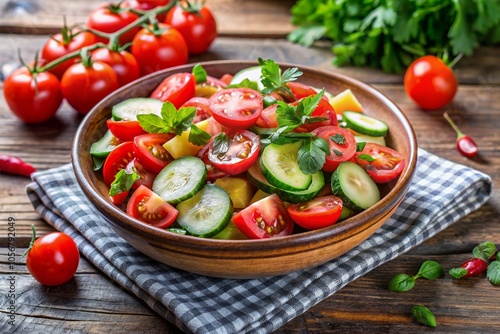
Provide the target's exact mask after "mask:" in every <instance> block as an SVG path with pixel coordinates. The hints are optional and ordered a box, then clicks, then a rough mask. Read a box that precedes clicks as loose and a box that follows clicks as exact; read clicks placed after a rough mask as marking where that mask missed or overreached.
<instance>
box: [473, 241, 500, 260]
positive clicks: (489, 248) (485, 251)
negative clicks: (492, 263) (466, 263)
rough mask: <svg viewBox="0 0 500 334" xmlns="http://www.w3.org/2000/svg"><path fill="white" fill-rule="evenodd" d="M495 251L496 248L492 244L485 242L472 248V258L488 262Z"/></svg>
mask: <svg viewBox="0 0 500 334" xmlns="http://www.w3.org/2000/svg"><path fill="white" fill-rule="evenodd" d="M496 250H497V248H496V246H495V244H494V243H493V242H491V241H485V242H483V243H480V244H479V245H477V246H476V247H474V249H473V250H472V254H473V255H474V257H477V258H479V259H483V260H485V261H489V260H490V258H491V257H492V256H493V254H495V252H496Z"/></svg>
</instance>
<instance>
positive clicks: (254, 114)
mask: <svg viewBox="0 0 500 334" xmlns="http://www.w3.org/2000/svg"><path fill="white" fill-rule="evenodd" d="M210 109H211V110H212V117H213V118H215V120H216V121H217V122H219V123H220V124H222V125H224V126H227V127H230V128H236V129H248V128H249V127H251V126H252V125H254V124H255V122H257V119H258V118H259V116H260V114H261V112H262V109H263V102H262V94H260V93H259V92H257V91H256V90H253V89H250V88H230V89H223V90H220V91H218V92H216V93H215V94H214V95H212V96H211V97H210Z"/></svg>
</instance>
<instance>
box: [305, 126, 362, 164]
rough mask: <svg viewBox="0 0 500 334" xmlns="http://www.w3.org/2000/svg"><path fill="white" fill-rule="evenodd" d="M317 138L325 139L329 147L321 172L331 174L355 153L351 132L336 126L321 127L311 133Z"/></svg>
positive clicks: (354, 143) (354, 140)
mask: <svg viewBox="0 0 500 334" xmlns="http://www.w3.org/2000/svg"><path fill="white" fill-rule="evenodd" d="M312 133H313V134H314V135H316V136H318V137H321V138H323V139H325V140H326V141H327V142H328V145H329V146H330V154H329V155H327V156H326V157H325V158H326V162H325V164H324V165H323V170H324V171H326V172H333V171H334V170H336V169H337V167H338V166H339V163H341V162H342V161H349V160H351V159H352V157H353V156H354V154H355V153H356V139H355V138H354V135H353V134H352V132H351V131H349V130H346V129H343V128H341V127H338V126H334V125H329V126H321V127H319V128H316V129H315V130H313V131H312Z"/></svg>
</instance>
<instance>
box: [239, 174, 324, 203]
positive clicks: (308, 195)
mask: <svg viewBox="0 0 500 334" xmlns="http://www.w3.org/2000/svg"><path fill="white" fill-rule="evenodd" d="M247 175H248V180H249V181H250V182H251V183H252V184H253V185H254V186H256V187H257V188H258V189H260V190H262V191H263V192H265V193H268V194H273V193H274V194H277V195H278V196H279V198H280V199H281V200H282V201H285V202H288V203H294V204H296V203H301V202H307V201H309V200H311V199H313V198H315V197H316V196H318V194H319V193H320V191H321V189H323V186H324V185H325V176H324V175H323V172H321V171H319V172H317V173H315V174H313V175H312V182H311V185H310V186H309V188H307V189H306V190H301V191H290V190H283V189H279V188H276V187H275V186H273V185H271V184H270V183H269V182H267V180H266V178H265V177H264V175H262V172H261V171H260V168H259V166H258V165H253V166H252V167H250V168H249V169H248V171H247Z"/></svg>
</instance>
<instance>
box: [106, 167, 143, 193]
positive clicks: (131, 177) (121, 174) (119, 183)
mask: <svg viewBox="0 0 500 334" xmlns="http://www.w3.org/2000/svg"><path fill="white" fill-rule="evenodd" d="M139 178H140V176H139V174H137V172H136V171H135V170H134V171H132V173H128V172H127V171H125V169H121V170H119V171H118V173H116V176H115V179H114V181H113V182H112V183H111V186H110V188H109V196H115V195H118V194H120V193H122V192H125V191H129V190H130V189H131V188H132V185H133V184H134V182H135V181H137V180H138V179H139Z"/></svg>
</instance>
